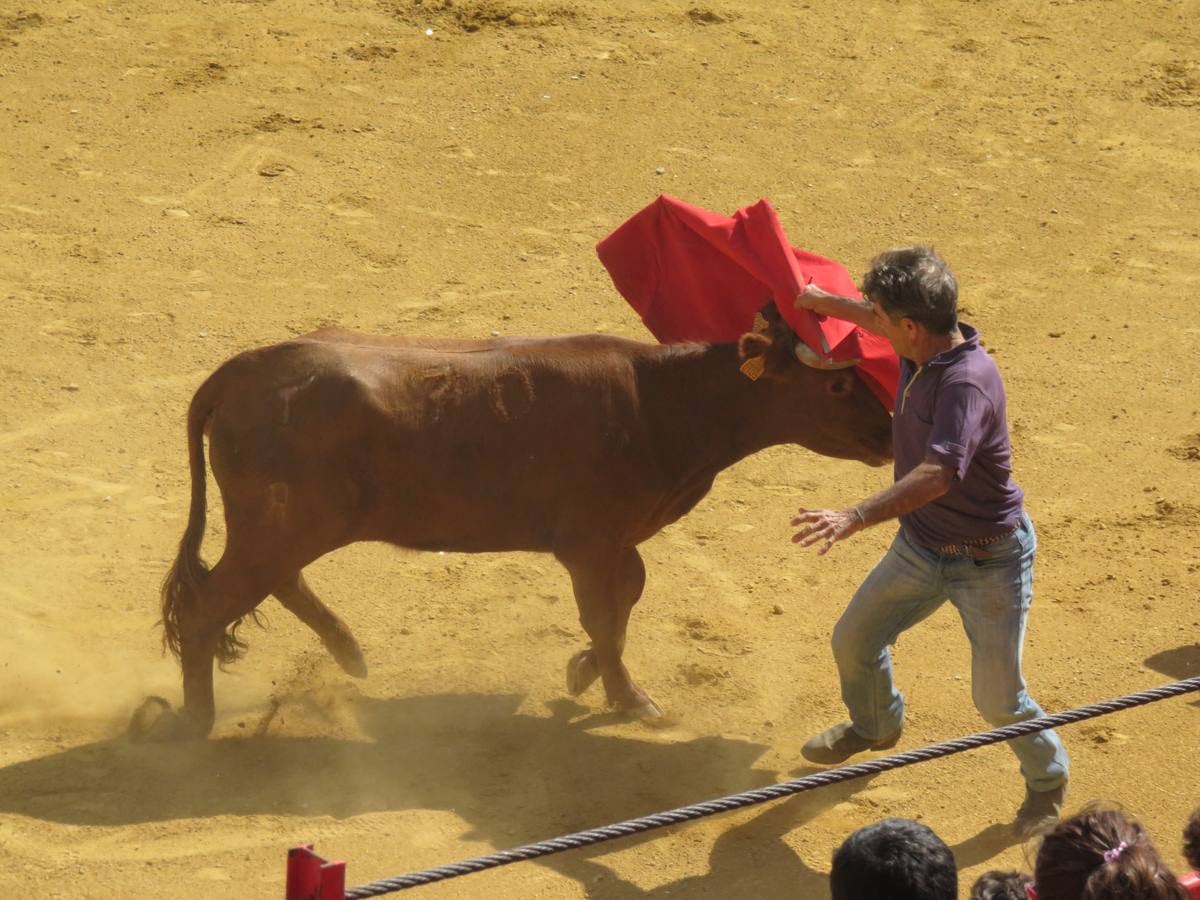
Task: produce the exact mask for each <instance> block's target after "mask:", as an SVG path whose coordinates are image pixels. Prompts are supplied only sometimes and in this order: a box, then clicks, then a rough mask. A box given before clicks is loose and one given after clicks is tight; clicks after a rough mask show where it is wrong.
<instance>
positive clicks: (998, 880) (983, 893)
mask: <svg viewBox="0 0 1200 900" xmlns="http://www.w3.org/2000/svg"><path fill="white" fill-rule="evenodd" d="M1031 881H1033V876H1032V875H1026V874H1025V873H1024V872H1000V871H997V870H995V869H993V870H992V871H990V872H984V873H983V874H982V875H980V876H979V877H978V878H976V879H975V883H974V884H973V885H971V897H970V900H1026V896H1025V885H1027V884H1029V882H1031Z"/></svg>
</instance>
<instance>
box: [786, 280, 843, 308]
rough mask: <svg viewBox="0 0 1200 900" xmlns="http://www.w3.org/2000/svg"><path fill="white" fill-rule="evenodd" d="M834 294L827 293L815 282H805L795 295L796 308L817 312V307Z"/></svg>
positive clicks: (830, 298)
mask: <svg viewBox="0 0 1200 900" xmlns="http://www.w3.org/2000/svg"><path fill="white" fill-rule="evenodd" d="M834 296H835V295H834V294H831V293H829V291H826V290H824V289H822V288H819V287H817V286H816V285H815V284H811V283H810V284H806V285H805V286H804V290H802V291H801V292H800V293H799V295H797V297H796V304H795V305H796V309H811V310H812V311H813V312H819V311H820V310H818V309H817V307H818V306H819V305H821V303H822V302H823V301H826V300H832V299H833V298H834Z"/></svg>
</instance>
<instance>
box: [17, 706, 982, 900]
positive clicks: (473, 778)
mask: <svg viewBox="0 0 1200 900" xmlns="http://www.w3.org/2000/svg"><path fill="white" fill-rule="evenodd" d="M520 701H521V698H520V697H518V696H486V695H438V696H431V697H414V698H404V699H394V700H377V699H371V698H366V697H359V698H357V699H356V700H355V701H354V704H353V706H354V715H355V718H356V720H357V723H358V725H359V727H360V728H361V730H362V732H363V734H364V736H365V738H366V739H365V740H346V739H335V738H322V737H278V736H255V737H246V738H240V739H228V738H227V739H219V740H211V741H201V742H195V743H182V744H135V743H130V742H128V741H126V740H124V739H121V740H112V741H103V742H99V743H94V744H89V745H86V746H82V747H75V748H72V749H70V750H66V751H63V752H62V753H57V754H54V755H52V756H46V757H42V758H40V759H34V760H28V761H25V762H21V763H17V764H15V765H12V766H8V767H7V768H4V769H0V812H4V813H14V814H18V815H23V816H30V817H33V818H38V819H42V820H46V821H52V822H61V823H66V824H71V825H102V826H121V825H133V824H139V823H144V822H154V821H163V820H171V819H180V818H204V817H208V816H218V815H226V816H228V815H232V816H239V815H240V816H249V815H283V816H287V815H295V816H320V815H329V816H335V817H348V816H354V815H358V814H361V813H368V812H377V811H389V810H390V811H395V810H405V809H437V810H453V811H454V813H455V814H456V815H458V816H461V817H462V818H463V819H464V820H465V821H467V822H469V823H470V824H471V826H472V829H471V831H470V832H469V833H468V834H467V835H465V837H467V838H470V839H476V840H483V841H486V842H488V843H490V844H492V845H493V846H496V847H499V848H506V847H513V846H517V845H520V844H525V843H530V842H533V841H537V840H542V839H545V838H549V837H553V836H555V835H559V834H564V833H568V832H573V831H578V830H582V829H585V828H592V827H597V826H599V825H603V824H608V823H610V822H616V821H620V820H623V819H628V818H633V817H635V816H640V815H646V814H648V813H651V812H658V811H661V810H665V809H671V808H674V807H677V806H683V805H686V804H689V803H695V802H698V801H700V800H705V799H710V798H712V797H715V796H720V795H724V794H729V793H734V792H738V791H742V790H747V789H749V788H752V787H761V786H763V785H766V784H772V783H774V782H775V781H776V780H777V779H776V774H775V773H774V772H770V771H767V770H764V769H756V768H755V767H754V763H755V761H756V760H757V759H758V758H759V757H760V756H761V754H762V753H763V751H764V750H765V749H766V748H765V747H764V746H763V745H760V744H755V743H752V742H749V741H743V740H737V739H731V738H725V737H719V736H709V737H699V738H693V739H691V740H687V741H678V742H670V743H669V742H662V741H651V740H641V739H637V738H630V737H617V736H612V735H606V734H598V733H595V732H594V731H593V730H592V729H593V728H595V727H596V726H597V725H600V724H603V723H604V722H606V721H607V717H603V716H598V717H592V718H585V719H583V720H582V721H568V718H569V717H570V716H571V715H573V714H578V712H579V711H581V710H582V707H577V706H575V705H574V704H572V703H570V702H566V701H564V702H562V703H558V704H555V705H554V706H553V707H552V709H553V712H554V717H553V718H540V717H535V716H529V715H522V714H519V713H518V712H517V709H518V707H519V705H520ZM867 784H868V780H867V779H858V780H855V781H851V782H847V783H845V784H842V785H836V786H834V787H831V788H826V789H822V790H818V791H813V792H810V793H805V794H801V795H798V796H796V797H793V798H790V799H788V800H783V801H776V802H773V803H770V804H765V805H763V806H761V807H759V808H758V809H759V810H761V811H760V812H758V813H757V814H753V813H752V814H751V816H752V817H751V818H749V819H748V820H746V821H744V822H741V823H740V824H738V825H735V826H732V827H730V828H728V829H727V830H726V831H724V832H723V833H722V834H721V835H720V837H718V838H717V840H716V842H715V844H714V845H713V849H712V853H711V856H710V860H709V862H710V865H709V871H708V872H707V873H705V874H704V875H697V876H693V877H688V878H684V879H680V880H677V881H674V882H671V883H669V884H664V885H662V886H660V887H657V888H654V889H644V888H641V887H639V886H637V885H635V884H631V883H629V882H627V881H624V880H622V879H621V878H620V877H618V876H617V875H616V873H614V872H613V871H612V870H611V869H609V868H608V867H607V866H605V865H603V864H602V863H600V862H596V861H594V858H595V857H596V856H597V855H599V854H601V853H607V852H609V851H610V850H611V849H612V845H611V844H605V845H599V846H596V847H591V848H587V849H584V850H580V851H571V852H567V853H562V854H558V855H555V856H551V857H547V858H546V859H545V860H543V861H542V863H541V864H544V865H546V866H548V867H549V868H551V869H553V870H554V871H556V872H559V873H560V874H562V875H564V876H566V877H569V878H572V879H575V880H577V881H578V882H579V883H580V884H582V885H584V886H585V888H586V891H587V895H588V896H589V897H594V898H599V900H609V898H611V900H616V898H624V897H656V896H665V895H667V894H670V895H672V896H686V897H714V898H715V897H731V896H758V897H811V898H822V897H827V896H828V881H827V878H826V876H825V875H824V874H822V873H820V872H817V871H814V870H812V869H810V868H809V867H808V866H806V865H805V864H804V862H803V861H802V860H801V859H800V858H799V856H797V854H796V852H795V851H794V850H793V849H792V847H791V846H789V844H788V843H787V841H786V840H785V837H786V835H787V834H788V833H789V832H791V831H793V830H795V829H796V828H799V827H800V826H802V825H803V824H804V823H805V822H807V821H809V820H811V819H812V818H814V817H815V816H817V815H819V814H820V813H821V812H822V811H823V810H826V809H828V808H830V807H832V806H834V805H836V804H838V803H842V802H844V801H845V800H846V799H848V798H849V797H850V796H852V795H853V794H854V793H855V792H856V791H859V790H861V789H863V788H864V787H866V786H867ZM682 827H686V826H682ZM659 834H661V832H657V831H656V832H651V833H650V834H648V835H640V836H635V837H631V838H624V839H621V841H620V843H619V844H618V845H617V846H621V847H629V846H631V845H633V844H635V843H640V842H642V841H647V840H653V839H654V838H655V837H657V836H659ZM281 839H282V840H286V838H281ZM1003 846H1004V844H1003V841H1002V839H1000V838H999V836H998V834H994V833H992V832H991V830H985V831H984V832H982V833H981V834H980V835H977V836H976V838H972V839H971V840H970V841H968V842H966V843H965V844H964V845H962V846H961V847H959V848H956V849H957V851H958V853H959V856H960V863H961V864H963V865H971V864H974V863H975V862H976V861H979V860H980V859H984V858H987V857H989V856H991V855H994V854H995V853H996V852H999V850H1001V849H1003ZM451 855H452V854H451ZM452 861H453V860H452V859H450V858H447V859H446V860H444V862H452ZM395 874H399V871H398V872H397V873H395Z"/></svg>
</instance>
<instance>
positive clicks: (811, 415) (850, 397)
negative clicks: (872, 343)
mask: <svg viewBox="0 0 1200 900" xmlns="http://www.w3.org/2000/svg"><path fill="white" fill-rule="evenodd" d="M738 356H739V357H740V359H741V361H742V364H741V368H742V373H743V374H744V375H746V377H747V378H750V379H751V380H752V381H754V382H755V383H756V384H761V385H762V386H763V388H764V390H762V391H761V392H760V397H761V402H762V404H763V410H762V412H763V413H764V414H766V415H769V416H774V417H777V418H778V424H780V425H781V426H782V427H783V428H784V430H785V431H786V437H785V438H784V440H786V441H787V442H790V443H797V444H802V445H803V446H805V447H808V448H809V449H810V450H812V451H814V452H816V453H820V454H823V455H825V456H836V457H840V458H842V459H857V460H860V461H862V462H865V463H867V464H869V465H882V464H883V463H884V462H886V461H887V460H889V459H891V456H892V423H891V416H890V415H889V413H888V410H887V409H885V408H884V406H883V404H882V403H880V402H879V400H878V399H877V398H876V396H875V394H874V393H873V392H872V391H871V389H870V388H869V387H867V385H866V384H865V383H864V382H863V380H862V379H861V378H859V377H858V376H857V375H856V374H855V372H854V366H855V365H856V364H857V363H858V360H841V361H836V362H830V361H826V360H823V359H821V357H820V356H818V355H817V353H815V352H814V351H813V350H812V349H811V348H810V347H809V346H808V345H806V344H805V343H804V342H803V341H801V340H800V339H799V338H798V337H797V336H796V333H795V332H794V331H792V329H791V328H790V327H788V324H787V323H786V322H785V321H784V320H783V317H782V316H781V315H780V314H779V310H778V309H777V308H776V306H775V304H774V303H768V304H767V305H766V306H764V307H763V309H762V310H761V311H760V312H759V314H758V315H757V316H756V317H755V326H754V330H753V331H750V332H748V333H746V334H744V335H742V337H741V339H740V340H739V341H738ZM768 388H769V389H768Z"/></svg>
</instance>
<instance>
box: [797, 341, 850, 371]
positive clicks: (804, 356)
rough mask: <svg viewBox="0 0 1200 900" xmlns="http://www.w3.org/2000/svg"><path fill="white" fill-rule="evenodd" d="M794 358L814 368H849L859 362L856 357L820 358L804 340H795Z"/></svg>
mask: <svg viewBox="0 0 1200 900" xmlns="http://www.w3.org/2000/svg"><path fill="white" fill-rule="evenodd" d="M796 359H798V360H800V362H802V363H804V364H805V365H806V366H812V367H813V368H814V369H849V368H850V367H851V366H857V365H858V364H859V363H860V362H861V360H858V359H821V357H819V356H818V355H817V351H815V350H813V348H812V347H810V346H808V344H806V343H804V341H796Z"/></svg>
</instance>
